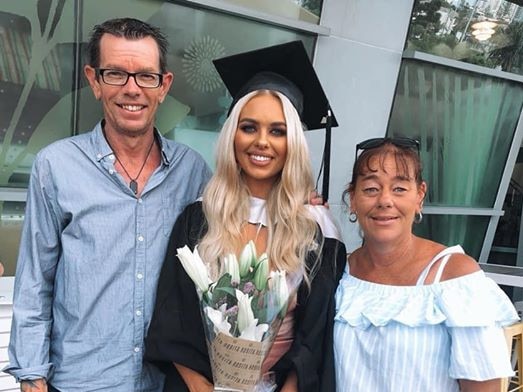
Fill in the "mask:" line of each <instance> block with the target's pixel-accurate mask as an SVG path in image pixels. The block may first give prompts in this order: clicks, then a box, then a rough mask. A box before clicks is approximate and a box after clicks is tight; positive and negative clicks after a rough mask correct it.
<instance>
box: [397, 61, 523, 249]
mask: <svg viewBox="0 0 523 392" xmlns="http://www.w3.org/2000/svg"><path fill="white" fill-rule="evenodd" d="M522 104H523V88H522V87H521V85H520V84H518V83H515V82H512V81H507V80H503V79H498V78H493V77H490V76H485V75H480V74H474V73H471V72H467V71H462V70H458V69H455V68H449V67H444V66H441V65H437V64H431V63H425V62H422V61H417V60H411V59H404V60H403V61H402V65H401V70H400V74H399V79H398V86H397V89H396V96H395V99H394V104H393V108H392V113H391V118H390V122H389V129H388V133H389V134H390V135H402V136H409V137H413V138H415V139H418V140H420V142H421V155H422V161H423V164H424V169H423V175H424V177H425V179H426V181H427V183H428V193H427V197H426V202H425V204H426V205H431V206H452V207H463V208H472V207H474V208H493V205H494V201H495V198H496V195H497V192H498V188H499V184H500V181H501V177H502V174H503V170H504V167H505V163H506V161H507V157H508V152H509V149H510V146H511V144H512V140H513V136H514V132H515V129H516V125H517V121H518V119H519V114H520V110H521V107H522ZM450 220H452V222H451V221H450ZM426 224H427V225H429V226H431V228H430V230H429V229H427V230H425V233H426V234H430V236H429V237H428V238H432V239H434V240H437V241H441V242H443V243H445V244H449V245H451V244H458V243H461V244H468V245H466V246H470V248H468V247H467V248H466V250H467V252H468V253H470V254H471V255H473V256H475V257H478V256H479V250H480V249H481V245H482V241H478V239H480V238H484V234H485V230H486V225H487V224H488V217H487V218H486V219H484V218H476V219H474V218H472V217H465V216H451V217H448V218H446V219H443V218H442V217H430V218H429V219H427V223H426ZM470 238H473V240H470ZM476 252H477V253H476Z"/></svg>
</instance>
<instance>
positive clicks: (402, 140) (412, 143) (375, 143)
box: [354, 137, 420, 162]
mask: <svg viewBox="0 0 523 392" xmlns="http://www.w3.org/2000/svg"><path fill="white" fill-rule="evenodd" d="M386 143H390V144H392V145H394V146H396V147H399V148H410V149H413V150H414V149H415V150H416V152H417V153H418V156H419V155H420V142H419V141H418V140H416V139H411V138H410V137H375V138H372V139H367V140H364V141H362V142H360V143H358V144H356V155H355V156H354V162H356V160H357V159H358V151H360V150H362V151H366V150H372V149H373V148H378V147H381V146H383V145H384V144H386Z"/></svg>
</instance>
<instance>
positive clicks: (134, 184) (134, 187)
mask: <svg viewBox="0 0 523 392" xmlns="http://www.w3.org/2000/svg"><path fill="white" fill-rule="evenodd" d="M154 139H155V138H154V136H153V141H152V143H151V145H150V146H149V150H147V155H146V156H145V159H144V161H143V163H142V167H141V168H140V171H139V172H138V174H137V175H136V177H134V178H132V177H131V175H130V174H129V172H128V171H127V169H126V168H125V166H124V165H123V163H122V161H121V160H120V158H118V155H117V154H116V152H115V151H114V148H113V147H112V146H111V143H109V140H107V138H106V140H107V144H109V147H111V150H113V154H114V157H115V158H116V160H117V161H118V163H119V164H120V166H121V167H122V169H123V171H124V172H125V174H126V175H127V177H129V180H131V181H130V182H129V188H131V190H132V191H133V193H134V194H135V195H136V194H137V193H138V182H137V180H138V177H140V174H142V171H143V168H144V167H145V164H146V163H147V160H148V159H149V155H151V151H152V149H153V146H154Z"/></svg>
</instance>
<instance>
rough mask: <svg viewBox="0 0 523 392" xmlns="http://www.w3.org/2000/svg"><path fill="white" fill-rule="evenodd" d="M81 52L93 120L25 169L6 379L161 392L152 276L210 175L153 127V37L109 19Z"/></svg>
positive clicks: (26, 387) (156, 67) (131, 22)
mask: <svg viewBox="0 0 523 392" xmlns="http://www.w3.org/2000/svg"><path fill="white" fill-rule="evenodd" d="M88 51H89V57H90V59H89V60H90V62H89V65H86V66H85V69H84V71H85V75H86V77H87V79H88V81H89V84H90V86H91V88H92V90H93V92H94V95H95V97H96V98H97V99H98V100H100V101H101V102H102V105H103V111H104V119H103V120H102V121H101V122H100V123H99V124H98V125H96V127H95V128H94V129H93V131H92V132H90V133H86V134H83V135H80V136H75V137H71V138H68V139H65V140H62V141H58V142H56V143H54V144H52V145H50V146H48V147H47V148H45V149H43V150H42V151H41V152H40V153H39V154H38V156H37V157H36V159H35V162H34V166H33V170H32V173H31V180H30V184H29V189H28V195H27V196H28V197H27V207H26V218H25V222H24V229H23V234H22V240H21V246H20V255H19V259H18V265H17V272H16V283H15V293H14V307H13V313H14V316H13V324H12V330H11V341H10V345H9V358H10V364H9V366H8V367H7V368H6V369H5V371H7V372H8V373H10V374H12V375H13V376H15V377H16V378H17V379H18V380H19V381H21V390H22V391H31V392H33V391H38V392H41V391H44V392H45V391H62V392H69V391H111V392H130V391H143V392H146V391H147V392H148V391H160V390H161V388H162V383H163V376H162V375H161V373H159V371H158V370H157V369H156V368H154V367H153V366H151V365H148V364H147V363H144V362H143V359H142V351H143V340H144V336H145V334H146V331H147V328H148V325H149V320H150V318H151V313H152V310H153V305H154V300H155V292H156V284H157V278H158V275H159V272H160V268H161V264H162V262H163V258H164V254H165V250H166V246H167V240H168V238H169V234H170V231H171V228H172V226H173V224H174V221H175V220H176V218H177V216H178V214H179V213H180V212H181V211H182V209H183V208H184V207H185V206H186V205H187V204H188V203H189V202H192V201H194V200H195V199H196V198H197V197H199V196H200V194H201V192H202V190H203V187H204V185H205V184H206V182H207V180H208V178H209V177H210V174H211V173H210V170H209V168H208V167H207V165H206V164H205V162H204V161H203V159H202V158H201V157H200V156H199V155H198V154H196V153H195V152H194V151H192V150H190V149H189V148H188V147H186V146H183V145H180V144H177V143H175V142H173V141H169V140H166V139H165V138H163V137H162V136H161V135H160V134H159V133H158V131H157V130H155V128H154V118H155V114H156V111H157V109H158V106H159V105H160V104H161V103H162V101H163V100H164V98H165V96H166V94H167V92H168V90H169V88H170V86H171V83H172V81H173V74H172V73H170V72H168V71H167V70H166V52H167V41H166V39H165V37H164V36H163V35H162V34H161V32H160V31H159V30H158V29H156V28H154V27H152V26H150V25H148V24H146V23H143V22H141V21H138V20H135V19H115V20H109V21H107V22H105V23H103V24H101V25H99V26H96V27H95V28H94V30H93V33H92V36H91V40H90V42H89V46H88Z"/></svg>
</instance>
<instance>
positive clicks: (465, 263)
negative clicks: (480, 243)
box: [441, 253, 481, 280]
mask: <svg viewBox="0 0 523 392" xmlns="http://www.w3.org/2000/svg"><path fill="white" fill-rule="evenodd" d="M479 270H481V268H480V266H479V264H478V262H477V261H476V260H474V259H473V258H472V257H470V256H469V255H466V254H463V253H455V254H453V255H452V256H451V257H450V259H449V261H448V263H447V265H446V266H445V269H444V270H443V274H442V275H441V280H449V279H454V278H459V277H460V276H464V275H469V274H472V273H474V272H477V271H479Z"/></svg>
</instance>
